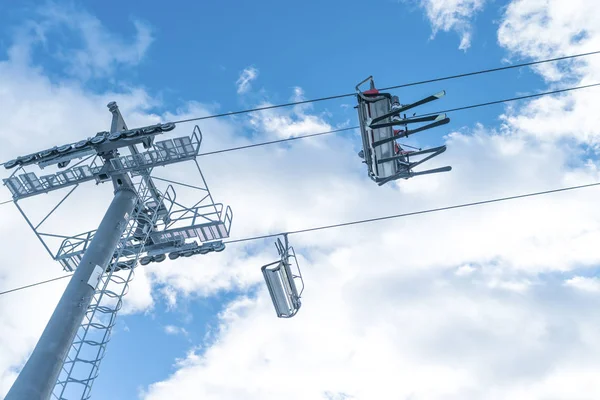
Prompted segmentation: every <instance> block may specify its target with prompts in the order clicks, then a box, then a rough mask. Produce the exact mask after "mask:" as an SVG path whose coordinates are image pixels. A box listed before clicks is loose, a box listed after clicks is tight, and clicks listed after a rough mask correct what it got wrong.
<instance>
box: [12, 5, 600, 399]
mask: <svg viewBox="0 0 600 400" xmlns="http://www.w3.org/2000/svg"><path fill="white" fill-rule="evenodd" d="M599 19H600V4H598V3H596V2H591V1H589V0H588V1H586V0H571V1H569V2H568V3H567V2H564V1H563V0H506V1H499V0H399V1H387V0H385V1H384V0H374V1H370V2H368V7H367V5H366V3H365V2H362V1H358V0H347V1H344V2H342V1H330V2H318V1H304V2H297V3H290V2H277V1H270V0H269V1H262V2H241V1H235V2H234V1H231V0H226V1H221V2H212V3H211V4H208V3H206V4H204V3H202V2H191V1H188V2H185V1H174V2H170V3H169V4H168V5H167V4H165V3H164V2H157V1H148V2H145V3H144V7H140V6H139V5H136V4H134V3H131V2H130V3H128V2H117V1H113V0H107V1H104V2H100V3H83V2H77V1H53V2H33V1H23V2H19V4H16V3H14V2H12V3H11V2H1V3H0V77H1V79H0V117H1V120H2V123H3V129H2V131H1V132H0V136H1V137H2V139H3V144H2V146H0V161H7V160H9V159H12V158H15V157H17V156H19V155H23V154H28V153H31V152H33V151H36V150H40V149H44V148H48V147H51V146H54V145H59V144H64V143H70V142H74V141H77V140H80V139H82V138H86V137H88V136H93V135H94V134H95V133H96V132H98V131H103V130H107V129H108V128H109V124H110V113H109V112H108V110H107V109H106V108H105V106H106V104H107V103H108V102H109V101H112V100H115V101H117V103H118V104H119V107H120V109H121V111H122V113H123V115H124V117H125V120H126V121H127V123H128V125H129V126H144V125H147V124H152V123H156V122H159V121H173V120H182V119H187V118H192V117H199V116H207V115H211V114H214V113H223V112H228V111H235V110H240V109H246V108H252V107H258V106H264V105H271V104H279V103H284V102H288V101H294V100H302V99H312V98H317V97H321V96H330V95H337V94H344V93H351V92H352V91H353V90H354V86H355V85H356V84H357V83H358V82H360V81H362V80H363V79H365V78H366V77H367V76H369V75H373V76H374V78H375V82H376V84H377V85H378V86H379V87H385V86H392V85H399V84H403V83H408V82H412V81H419V80H424V79H430V78H435V77H440V76H445V75H451V74H457V73H463V72H469V71H474V70H479V69H486V68H493V67H497V66H503V65H510V64H513V63H518V62H526V61H531V60H536V59H543V58H551V57H559V56H564V55H571V54H577V53H583V52H589V51H596V50H599V49H600V30H599V28H598V27H599V26H600V20H599ZM599 67H600V57H599V56H590V57H586V58H582V59H578V60H575V61H566V62H561V63H555V64H545V65H541V66H537V67H533V68H522V69H518V70H510V71H505V72H499V73H494V74H485V75H480V76H476V77H471V78H465V79H456V80H452V81H445V82H437V83H431V84H425V85H419V86H413V87H410V88H405V89H399V90H396V91H394V92H393V93H394V94H397V95H399V97H400V100H401V102H403V103H404V102H405V103H408V102H410V101H411V100H417V99H420V98H422V97H424V96H427V95H430V94H433V93H436V92H439V91H440V90H446V92H447V95H446V97H445V98H443V99H442V100H439V101H436V102H435V103H432V104H430V105H427V106H424V107H422V108H419V109H418V110H416V111H417V112H419V113H425V112H432V111H436V110H440V109H449V108H454V107H460V106H465V105H470V104H475V103H479V102H486V101H493V100H498V99H503V98H508V97H512V96H518V95H524V94H532V93H536V92H540V91H547V90H553V89H560V88H565V87H571V86H579V85H586V84H593V83H597V82H600V73H599V72H598V71H600V68H599ZM596 95H597V89H586V90H581V91H576V92H569V93H564V94H560V95H556V96H551V97H550V96H547V97H541V98H537V99H533V100H528V101H521V102H516V103H507V104H503V105H496V106H491V107H484V108H479V109H474V110H469V111H462V112H456V113H451V114H450V115H449V117H450V118H451V122H450V123H449V124H448V125H445V126H443V127H441V128H436V129H435V130H431V131H427V132H423V133H421V134H419V135H416V136H415V137H413V138H412V139H410V140H408V141H406V143H407V144H411V145H415V146H438V145H441V144H445V145H447V147H448V150H447V151H446V153H444V154H443V155H442V156H439V157H437V158H436V159H435V160H433V161H432V162H431V163H429V165H430V166H431V167H436V166H443V165H451V166H452V167H453V170H452V171H451V172H449V173H445V174H436V175H431V176H424V177H419V178H414V179H410V180H402V181H397V182H394V183H391V184H388V185H385V186H383V187H378V186H377V185H376V184H374V183H373V182H372V181H371V180H370V179H369V178H368V176H367V174H366V170H365V168H364V165H363V164H361V162H360V159H359V158H358V156H357V155H356V153H357V152H358V151H359V150H360V146H361V144H360V143H361V142H360V135H359V133H358V132H357V131H354V130H352V131H348V132H344V133H340V134H337V135H327V136H321V137H316V138H310V139H303V140H296V141H292V142H287V143H284V144H279V145H271V146H263V147H257V148H253V149H249V150H244V151H234V152H228V153H221V154H215V155H210V156H203V157H200V158H199V160H198V161H199V164H200V167H201V168H202V172H203V175H204V177H205V178H206V181H207V184H208V186H209V188H210V189H211V192H212V195H213V197H214V198H215V200H216V201H217V202H222V203H224V204H226V205H230V206H231V208H232V209H233V212H234V221H233V226H232V233H231V236H232V238H233V239H236V238H244V237H250V236H260V235H265V234H271V233H276V232H282V231H292V230H298V229H303V228H308V227H313V226H320V225H328V224H334V223H338V222H346V221H352V220H358V219H363V218H373V217H378V216H384V215H389V214H396V213H402V212H411V211H417V210H423V209H428V208H435V207H442V206H447V205H453V204H459V203H463V202H473V201H479V200H485V199H490V198H494V197H500V196H510V195H516V194H521V193H529V192H534V191H541V190H548V189H554V188H560V187H565V186H571V185H580V184H588V183H594V182H597V181H598V180H599V178H600V177H599V171H598V167H599V162H598V157H597V153H598V149H599V144H600V132H599V131H598V128H597V126H598V123H599V122H600V120H599V117H598V113H597V111H596V109H595V107H594V102H595V99H596ZM354 102H355V99H354V98H352V97H347V98H343V99H339V100H332V101H328V102H319V103H314V104H309V105H302V106H295V107H288V108H279V109H275V110H269V111H262V112H257V113H250V114H242V115H237V116H234V117H226V118H216V119H207V120H203V121H198V122H197V124H198V125H199V127H200V128H201V129H202V132H203V134H204V140H203V144H202V149H201V151H202V152H204V151H211V150H218V149H223V148H229V147H235V146H241V145H246V144H250V143H256V142H262V141H267V140H274V139H283V138H289V137H293V136H298V135H305V134H311V133H317V132H323V131H328V130H332V129H337V128H344V127H349V126H355V125H357V123H358V121H357V116H356V111H355V110H354V109H353V107H354V105H355V103H354ZM193 127H194V123H188V124H178V126H177V129H176V130H175V131H173V134H174V135H175V136H182V135H189V134H190V133H191V132H192V129H193ZM177 168H178V167H173V168H170V169H168V170H167V169H164V170H162V169H161V170H160V172H157V174H158V173H160V174H161V176H167V177H171V178H173V179H183V178H189V179H194V178H192V177H190V176H188V170H187V169H184V168H183V167H182V168H180V169H177ZM597 191H598V189H594V188H589V189H582V190H578V191H572V192H565V193H560V194H554V195H548V196H544V197H535V198H528V199H522V200H517V201H512V202H503V203H496V204H491V205H485V206H480V207H472V208H465V209H459V210H452V211H447V212H441V213H435V214H428V215H420V216H413V217H407V218H401V219H397V220H389V221H385V222H379V223H372V224H363V225H357V226H350V227H344V228H339V229H330V230H323V231H318V232H311V233H306V234H297V235H291V236H290V241H291V244H292V245H293V246H294V248H295V249H296V252H297V253H298V255H299V262H300V267H301V268H302V272H303V276H304V280H305V284H306V289H305V291H304V294H303V298H302V300H303V306H302V309H301V310H300V312H299V313H298V315H297V316H295V317H294V318H292V319H289V320H284V319H278V318H277V317H276V315H275V312H274V310H273V306H272V304H271V300H270V298H269V294H268V292H267V289H266V287H265V285H264V282H263V278H262V274H261V272H260V267H261V266H262V265H265V264H267V263H269V262H272V261H275V260H276V259H277V252H276V249H275V248H274V246H273V240H272V239H269V240H258V241H252V242H244V243H238V244H231V245H228V246H227V249H226V250H225V251H224V252H222V253H213V254H209V255H206V256H197V257H192V258H185V259H182V260H181V259H180V260H177V261H169V260H167V261H165V262H163V263H160V264H150V265H148V266H145V267H139V268H137V269H136V274H135V279H134V280H133V282H132V285H131V290H130V292H129V293H128V294H127V296H126V298H125V303H124V308H123V310H122V312H121V314H120V316H119V318H118V322H117V325H116V327H115V329H114V332H113V337H112V340H111V342H110V344H109V347H108V352H107V355H106V357H105V359H104V361H103V363H102V365H101V370H100V376H99V378H98V379H97V380H96V382H95V383H94V389H93V395H94V398H99V399H104V398H110V399H115V400H119V399H143V400H159V399H191V398H205V399H239V398H243V399H261V400H262V399H281V398H287V399H325V400H349V399H353V400H354V399H373V398H393V399H404V400H422V399H427V400H429V399H436V400H437V399H443V400H453V399H492V400H495V399H517V400H518V399H527V400H530V399H539V400H542V399H543V400H558V399H569V400H572V399H582V400H583V399H598V398H600V387H599V386H598V385H597V383H596V381H597V376H598V373H599V372H600V361H598V360H600V345H598V341H597V337H598V334H600V328H599V327H600V324H599V323H600V317H599V316H598V313H597V312H596V310H597V308H598V305H599V299H600V279H599V278H598V276H597V275H598V271H599V268H598V267H599V266H600V254H599V253H598V252H597V251H596V249H597V246H596V244H597V243H598V240H599V239H600V210H598V207H597V202H596V196H597V195H598V192H597ZM2 193H3V195H1V194H2ZM111 195H112V190H111V187H109V185H98V186H95V185H93V184H91V183H88V184H86V185H82V187H81V188H79V189H78V190H77V197H75V198H74V199H73V203H71V205H69V206H68V207H65V209H64V210H63V211H61V212H62V214H59V215H58V216H56V217H54V218H53V220H52V221H51V222H52V223H53V224H54V225H53V226H54V227H55V228H56V229H67V230H69V231H72V232H73V233H78V232H83V231H85V230H87V229H93V228H94V226H95V225H97V223H98V222H99V221H100V219H101V218H102V215H103V211H104V210H105V209H106V207H107V206H108V204H109V202H110V198H111ZM9 199H10V193H9V191H8V190H7V189H6V188H4V189H3V190H2V191H0V202H1V201H4V200H9ZM51 199H54V197H52V195H48V196H47V197H44V196H39V198H35V199H31V200H30V201H28V202H24V203H26V204H25V205H26V206H27V210H28V212H31V213H32V214H33V215H35V216H39V215H43V214H42V212H43V210H45V208H44V207H48V206H49V204H51V203H50V201H49V200H51ZM49 222H50V221H49ZM0 240H2V243H3V245H2V248H3V250H4V257H3V262H2V263H0V292H2V291H4V290H8V289H11V288H14V287H17V286H21V285H26V284H30V283H33V282H37V281H41V280H44V279H50V278H54V277H56V276H60V275H61V274H63V272H62V270H61V267H60V266H59V265H58V263H56V262H54V261H53V260H52V259H51V258H50V257H49V255H48V254H47V253H46V252H45V250H44V248H43V247H42V245H41V244H40V243H39V242H38V241H37V239H36V237H35V235H34V234H33V232H32V231H31V230H30V229H29V227H28V226H27V224H26V222H25V221H24V220H23V218H22V216H21V215H20V214H19V212H18V210H17V209H16V207H15V206H14V205H13V204H7V205H3V206H0ZM65 286H66V281H65V280H61V281H56V282H53V283H49V284H45V285H40V286H37V287H35V288H30V289H26V290H21V291H18V292H13V293H9V294H5V295H2V296H0V325H1V326H2V327H3V328H2V329H1V330H0V398H2V397H3V396H4V395H5V394H6V392H7V391H8V389H9V388H10V386H11V384H12V382H13V381H14V379H15V378H16V376H17V374H18V372H19V370H20V368H22V366H23V365H24V363H25V361H26V360H27V357H28V355H29V354H30V352H31V351H32V349H33V347H34V346H35V344H36V342H37V339H38V338H39V335H40V334H41V332H42V330H43V328H44V326H45V324H46V322H47V321H48V318H49V317H50V315H51V313H52V311H53V309H54V307H55V305H56V303H57V302H58V299H59V298H60V296H61V294H62V292H63V290H64V288H65Z"/></svg>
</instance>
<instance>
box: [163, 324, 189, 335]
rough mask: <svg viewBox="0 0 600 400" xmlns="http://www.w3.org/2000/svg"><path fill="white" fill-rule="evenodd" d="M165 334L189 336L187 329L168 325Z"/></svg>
mask: <svg viewBox="0 0 600 400" xmlns="http://www.w3.org/2000/svg"><path fill="white" fill-rule="evenodd" d="M165 333H166V334H167V335H183V336H187V335H188V334H189V333H188V331H187V330H186V329H185V328H182V327H180V326H175V325H166V326H165Z"/></svg>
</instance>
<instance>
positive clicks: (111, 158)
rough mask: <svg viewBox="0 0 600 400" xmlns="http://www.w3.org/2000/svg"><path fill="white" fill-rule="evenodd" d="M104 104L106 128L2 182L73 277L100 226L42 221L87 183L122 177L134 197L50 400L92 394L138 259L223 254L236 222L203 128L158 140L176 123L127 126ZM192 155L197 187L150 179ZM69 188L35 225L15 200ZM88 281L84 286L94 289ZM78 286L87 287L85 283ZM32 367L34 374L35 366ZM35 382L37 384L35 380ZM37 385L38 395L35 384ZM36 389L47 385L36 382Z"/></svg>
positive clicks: (29, 160)
mask: <svg viewBox="0 0 600 400" xmlns="http://www.w3.org/2000/svg"><path fill="white" fill-rule="evenodd" d="M109 109H110V111H111V113H112V114H113V120H112V126H111V132H110V133H109V132H100V133H99V134H97V135H96V136H95V137H93V138H88V139H86V140H82V141H80V142H77V143H74V144H69V145H64V146H60V147H55V148H52V149H49V150H44V151H41V152H38V153H34V154H32V155H28V156H24V157H20V158H19V159H17V160H18V162H12V163H11V162H9V163H7V164H8V165H7V164H5V168H6V169H11V168H14V167H18V168H15V169H14V171H12V173H11V174H10V176H9V177H8V178H6V179H3V183H4V185H5V186H7V187H8V188H9V190H10V191H11V193H12V195H13V202H14V203H15V205H16V207H17V209H18V210H19V212H20V213H21V215H23V218H24V219H25V221H26V222H27V224H28V225H29V226H30V227H31V229H32V230H33V232H34V233H35V235H36V236H37V238H38V239H39V240H40V242H41V243H42V245H43V246H44V248H45V249H46V251H47V252H48V254H50V256H51V257H52V258H53V259H54V260H57V261H59V263H60V264H61V265H62V266H63V269H65V270H67V271H75V275H77V274H78V273H79V272H80V271H84V270H86V268H87V264H86V267H83V266H82V267H81V268H83V269H82V270H79V269H77V268H78V266H79V263H80V262H81V261H82V258H83V257H84V255H85V254H87V256H86V257H88V259H89V254H91V253H90V252H92V249H91V247H90V245H91V246H92V247H93V246H94V245H93V244H92V240H93V239H94V237H95V235H96V233H98V232H99V231H97V230H91V231H86V232H83V233H79V234H76V235H71V234H63V233H59V232H48V231H47V229H44V232H42V231H41V229H42V227H45V226H46V225H45V224H46V223H47V221H48V219H49V218H50V216H51V215H53V214H54V213H55V211H56V210H57V209H59V208H60V207H61V206H63V205H64V203H65V202H66V201H67V200H68V199H69V198H70V196H71V195H72V194H73V192H74V191H75V189H77V188H78V187H79V186H80V184H82V183H84V182H89V181H95V182H96V184H99V183H103V182H107V181H110V182H113V183H115V182H116V183H117V184H119V185H120V184H121V181H120V179H123V180H124V181H127V182H129V183H127V185H129V186H128V187H129V188H130V189H127V190H129V191H130V192H134V193H135V194H136V196H137V197H136V198H137V203H136V206H134V207H133V211H131V212H130V213H125V214H124V215H125V225H122V226H124V231H123V234H122V235H121V236H120V239H119V240H118V241H116V248H115V251H114V253H113V254H112V255H109V254H107V255H106V256H107V257H110V258H111V261H110V262H109V264H108V265H107V267H106V269H105V270H103V271H102V268H99V269H100V272H98V274H99V275H98V279H99V285H98V286H97V287H96V290H95V291H94V292H93V293H94V294H93V296H92V297H91V298H90V299H88V301H90V300H91V302H89V306H88V302H87V301H86V302H84V303H85V305H83V307H87V311H86V313H85V316H84V317H83V321H81V325H80V327H79V331H78V333H77V334H76V337H75V339H74V340H73V342H72V343H71V347H70V352H69V354H68V356H67V358H66V359H65V360H64V363H63V365H62V371H61V373H60V375H59V377H58V380H57V381H56V385H55V386H54V392H53V393H52V395H53V396H54V398H57V399H61V400H62V399H65V398H66V397H68V398H70V399H72V398H75V397H73V396H79V395H81V398H82V399H88V398H89V397H90V396H91V389H92V385H93V382H94V380H95V378H96V377H97V376H98V370H99V366H100V362H101V361H102V358H103V357H104V354H105V350H106V346H107V344H108V341H109V340H110V336H111V331H112V327H113V326H114V324H115V318H116V315H117V313H118V311H119V309H120V308H121V305H122V299H123V296H124V295H125V294H126V293H127V290H128V288H129V283H130V281H131V279H133V272H134V269H135V267H136V265H137V264H138V262H139V264H141V265H146V264H148V263H149V262H153V261H155V262H160V261H163V260H164V259H166V255H167V253H168V254H169V258H171V259H176V258H178V257H179V256H184V257H188V256H190V255H196V254H207V253H209V252H212V251H215V252H219V251H223V250H224V249H225V244H224V243H223V239H224V238H227V237H229V234H230V231H231V223H232V220H233V212H232V211H231V208H230V207H224V206H223V204H221V203H215V202H214V200H213V197H212V195H211V193H210V190H209V189H208V186H207V184H206V180H205V178H204V175H203V174H202V170H201V169H200V165H199V164H198V162H197V160H196V157H197V156H198V154H199V151H200V146H201V144H202V132H201V130H200V128H199V127H198V126H195V127H194V129H193V131H192V134H191V135H190V136H183V137H177V138H174V139H166V140H162V141H155V136H156V135H158V134H161V133H162V132H167V131H171V130H172V129H174V128H175V125H174V124H172V123H168V124H158V125H153V126H150V127H144V128H138V129H133V130H129V129H128V128H127V125H126V124H125V122H124V120H123V117H122V116H121V114H120V111H119V109H118V107H117V105H116V103H114V102H113V103H110V104H109ZM138 144H142V145H143V147H144V149H145V150H144V151H139V150H138V148H137V147H136V145H138ZM123 148H127V149H128V150H129V153H130V154H128V155H127V154H126V155H121V154H119V150H121V149H123ZM76 158H81V160H79V161H78V162H77V163H75V164H74V165H72V166H71V167H68V168H67V164H68V163H70V162H71V161H73V160H75V159H76ZM192 160H193V161H194V164H195V166H196V169H197V171H198V174H199V175H200V178H201V179H200V181H201V183H200V184H187V183H183V182H176V181H171V180H168V179H164V178H158V179H157V181H158V180H160V181H164V182H166V183H169V185H168V186H166V188H165V189H163V190H161V189H160V188H159V187H157V185H156V184H155V182H154V180H153V177H152V176H151V174H152V172H153V170H154V168H155V167H159V166H166V165H170V164H174V163H180V162H185V161H192ZM13 161H15V160H13ZM29 165H37V166H39V167H40V168H45V167H48V166H53V165H55V166H57V167H58V169H59V171H58V172H56V173H55V174H49V175H45V176H42V177H39V178H38V177H37V176H36V175H35V174H34V173H33V172H28V171H26V168H28V166H29ZM18 174H19V175H18ZM124 183H126V182H124ZM174 186H182V187H187V188H191V189H195V190H198V191H201V192H202V193H201V195H200V196H199V197H197V198H199V200H196V199H197V198H196V199H194V201H195V204H194V205H192V206H191V207H190V206H189V205H185V204H182V201H181V200H179V199H178V198H177V193H176V192H175V189H174ZM66 188H69V190H68V192H67V193H66V194H65V195H64V196H62V197H61V198H60V200H59V201H58V202H57V203H56V204H54V205H52V208H51V209H50V211H49V212H48V213H47V214H46V215H44V216H43V217H42V218H41V220H40V221H39V222H35V223H34V222H33V221H32V219H31V218H30V217H29V216H28V215H27V213H26V211H25V210H24V209H23V207H22V205H21V204H20V202H21V201H22V200H24V199H27V198H29V197H32V196H36V195H38V194H42V193H49V192H53V191H56V190H59V189H66ZM115 193H116V192H115ZM192 194H193V193H192ZM129 196H131V194H130V195H129ZM121 204H122V203H121ZM111 206H112V203H111ZM119 224H120V223H119ZM101 226H102V225H101ZM119 232H121V231H119ZM98 234H100V233H98ZM119 234H120V233H116V235H119ZM49 239H52V241H54V242H55V244H52V243H51V241H50V240H49ZM99 240H100V239H99ZM102 240H103V239H102ZM115 240H117V237H115ZM56 242H58V244H56ZM96 248H98V247H97V246H96ZM92 268H93V265H92ZM93 271H94V272H93V273H92V274H95V273H96V269H93ZM80 275H81V274H80ZM85 279H87V278H85ZM90 279H92V278H91V277H90ZM82 282H83V281H82ZM89 282H90V281H88V282H87V285H90V286H91V284H90V283H89ZM71 283H72V282H71ZM71 283H70V284H69V285H71ZM82 284H83V285H86V283H85V282H83V283H82ZM75 285H79V283H76V284H75ZM92 287H93V286H92ZM61 301H62V300H61ZM82 302H83V300H82ZM57 309H58V307H57ZM84 310H85V308H84ZM75 329H77V325H75V326H73V332H74V330H75ZM34 353H35V351H34ZM36 362H37V361H36ZM26 366H27V365H26ZM32 368H33V366H32ZM35 368H37V367H35ZM35 368H34V369H33V370H32V371H36V370H37V369H35ZM30 370H31V369H30ZM57 373H58V371H57ZM29 380H31V378H27V381H29ZM17 381H19V382H18V383H19V387H18V389H15V393H16V392H19V393H21V392H22V390H29V389H27V385H28V383H27V382H25V381H24V380H19V379H17ZM45 382H47V380H46V381H45ZM53 382H54V381H52V383H53ZM38 384H39V382H37V383H36V385H38ZM38 386H39V385H38ZM42 386H43V385H42ZM11 390H12V388H11ZM35 390H36V393H37V390H38V389H37V386H36V389H35ZM39 390H45V389H42V387H41V386H40V389H39ZM9 396H11V392H9ZM10 398H11V399H12V397H10Z"/></svg>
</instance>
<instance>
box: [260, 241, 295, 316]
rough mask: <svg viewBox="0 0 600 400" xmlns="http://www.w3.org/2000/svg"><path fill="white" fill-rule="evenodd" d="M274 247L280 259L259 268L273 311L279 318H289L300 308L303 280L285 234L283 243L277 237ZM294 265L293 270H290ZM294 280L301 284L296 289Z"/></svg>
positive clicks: (292, 249)
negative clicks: (299, 287)
mask: <svg viewBox="0 0 600 400" xmlns="http://www.w3.org/2000/svg"><path fill="white" fill-rule="evenodd" d="M275 247H276V248H277V252H278V253H279V256H280V259H279V260H277V261H275V262H272V263H270V264H267V265H265V266H263V267H262V268H261V271H262V273H263V276H264V278H265V282H266V283H267V288H268V289H269V294H270V295H271V300H272V301H273V306H274V307H275V312H276V313H277V317H279V318H291V317H293V316H294V315H296V314H297V313H298V310H300V306H301V302H300V297H301V296H302V292H303V291H304V280H303V279H302V273H301V272H300V267H299V265H298V259H297V258H296V253H295V251H294V248H293V247H292V246H290V245H289V243H288V238H287V234H284V235H283V243H282V242H281V239H280V238H277V241H276V242H275ZM292 267H294V270H295V271H293V270H292ZM296 281H299V282H300V284H301V289H300V290H299V291H298V288H297V286H296Z"/></svg>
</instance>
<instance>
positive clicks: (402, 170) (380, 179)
mask: <svg viewBox="0 0 600 400" xmlns="http://www.w3.org/2000/svg"><path fill="white" fill-rule="evenodd" d="M367 82H370V88H369V90H366V91H361V89H360V87H361V86H362V85H364V84H365V83H367ZM356 94H357V99H358V106H357V109H358V119H359V122H360V131H361V136H362V145H363V150H362V151H360V152H359V153H358V155H359V156H360V157H361V158H362V159H363V160H364V161H363V162H364V163H365V164H367V168H368V170H369V177H370V178H371V179H372V180H373V181H375V182H376V183H377V184H378V185H379V186H381V185H384V184H385V183H388V182H391V181H393V180H396V179H400V178H404V179H408V178H411V177H413V176H417V175H425V174H433V173H437V172H447V171H450V170H451V169H452V167H442V168H435V169H430V170H425V171H413V168H414V167H416V166H418V165H420V164H422V163H424V162H426V161H428V160H430V159H431V158H433V157H435V156H437V155H439V154H441V153H443V152H444V151H446V146H445V145H444V146H439V147H435V148H432V149H425V150H421V149H419V150H417V151H405V150H404V149H403V148H402V146H401V145H399V144H398V143H397V142H396V140H397V139H400V138H403V137H408V136H410V135H413V134H415V133H418V132H422V131H424V130H427V129H431V128H435V127H437V126H441V125H445V124H447V123H448V122H450V118H448V117H447V116H446V114H438V115H425V116H422V117H411V118H406V114H404V116H402V113H403V112H404V111H407V110H410V109H411V108H414V107H417V106H420V105H423V104H426V103H429V102H431V101H434V100H437V99H439V98H441V97H443V96H444V95H445V94H446V92H445V91H441V92H439V93H436V94H434V95H432V96H429V97H426V98H424V99H422V100H419V101H416V102H414V103H411V104H400V102H399V100H398V97H397V96H392V95H391V94H389V93H383V92H380V91H379V90H377V89H376V88H375V82H374V81H373V77H372V76H370V77H368V78H367V79H365V80H364V81H362V82H361V83H359V84H358V85H356ZM423 122H427V124H426V125H423V126H420V127H418V128H415V129H408V128H407V126H408V125H409V124H413V123H423ZM402 126H403V127H404V129H394V127H402ZM426 154H427V156H426V157H425V158H422V159H417V160H415V159H414V157H418V156H421V155H426Z"/></svg>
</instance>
